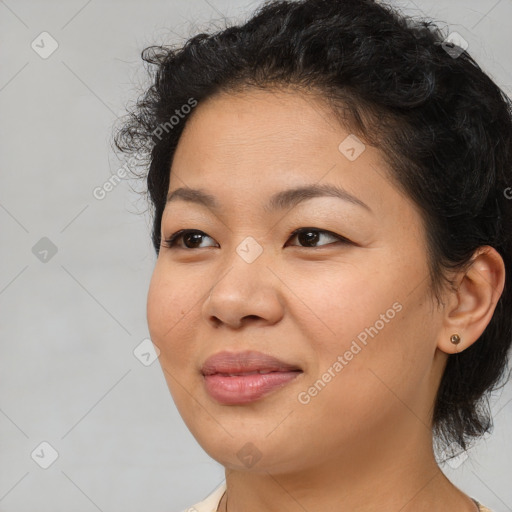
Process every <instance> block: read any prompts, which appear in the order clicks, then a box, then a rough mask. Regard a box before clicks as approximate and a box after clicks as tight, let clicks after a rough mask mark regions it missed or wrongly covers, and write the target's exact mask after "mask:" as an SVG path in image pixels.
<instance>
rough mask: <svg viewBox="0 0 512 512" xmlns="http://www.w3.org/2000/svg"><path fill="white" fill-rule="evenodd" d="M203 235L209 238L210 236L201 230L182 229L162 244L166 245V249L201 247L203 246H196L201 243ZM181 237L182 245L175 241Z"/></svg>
mask: <svg viewBox="0 0 512 512" xmlns="http://www.w3.org/2000/svg"><path fill="white" fill-rule="evenodd" d="M204 237H206V238H210V239H211V237H209V236H208V235H207V234H206V233H203V232H202V231H198V230H193V229H182V230H180V231H177V232H176V233H174V234H173V235H171V236H170V237H169V238H167V239H166V240H164V242H163V243H162V246H163V247H167V248H168V249H171V248H175V247H178V248H180V249H203V247H198V245H200V244H201V242H202V239H203V238H204ZM181 239H183V243H184V244H185V245H184V246H183V245H181V244H178V243H177V241H178V240H181Z"/></svg>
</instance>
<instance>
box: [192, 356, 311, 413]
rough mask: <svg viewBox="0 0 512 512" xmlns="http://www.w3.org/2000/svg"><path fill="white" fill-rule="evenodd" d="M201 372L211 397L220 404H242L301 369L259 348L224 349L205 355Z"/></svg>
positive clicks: (280, 384) (288, 380) (279, 385)
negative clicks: (237, 350) (257, 349)
mask: <svg viewBox="0 0 512 512" xmlns="http://www.w3.org/2000/svg"><path fill="white" fill-rule="evenodd" d="M201 373H202V375H203V382H204V386H205V389H206V392H207V393H208V394H209V395H210V397H211V398H213V399H214V400H215V401H217V402H218V403H220V404H224V405H242V404H247V403H250V402H254V401H256V400H260V399H261V398H263V397H265V396H267V395H269V394H270V393H272V392H274V391H277V390H278V389H280V388H282V387H284V386H286V385H287V384H289V383H291V382H292V381H293V380H294V379H296V378H297V377H298V376H299V375H300V374H302V373H303V370H302V369H301V368H300V367H299V366H297V365H295V364H291V363H286V362H284V361H281V360H279V359H277V358H275V357H273V356H269V355H268V354H263V353H261V352H255V351H245V352H239V353H233V352H226V351H225V352H219V353H217V354H215V355H214V356H212V357H210V358H208V359H207V360H206V361H205V363H204V364H203V366H202V367H201Z"/></svg>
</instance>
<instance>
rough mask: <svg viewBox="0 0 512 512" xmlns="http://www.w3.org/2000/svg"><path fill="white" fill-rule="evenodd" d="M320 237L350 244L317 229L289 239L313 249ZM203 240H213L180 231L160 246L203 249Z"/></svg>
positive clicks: (298, 232) (191, 231) (299, 231)
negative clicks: (179, 242) (294, 239)
mask: <svg viewBox="0 0 512 512" xmlns="http://www.w3.org/2000/svg"><path fill="white" fill-rule="evenodd" d="M322 235H326V236H327V237H328V238H329V237H330V238H331V239H332V240H334V243H336V242H341V243H350V241H349V240H347V239H346V238H345V237H342V236H341V235H337V234H335V233H331V232H330V231H326V230H323V229H317V228H299V229H296V230H295V231H294V232H293V233H292V234H291V235H290V239H293V238H297V239H298V241H299V242H300V243H301V244H305V245H303V246H302V247H305V248H308V247H309V248H313V249H314V248H315V246H314V245H313V244H317V243H318V241H319V240H320V239H321V236H322ZM203 238H210V239H211V240H213V239H212V238H211V237H210V236H208V235H207V234H206V233H204V232H202V231H198V230H195V229H181V230H180V231H177V232H176V233H174V234H173V235H171V236H170V237H169V238H167V239H166V240H164V242H163V243H162V246H163V247H167V248H169V249H172V248H175V247H179V248H180V249H203V248H204V247H199V245H200V244H201V241H202V239H203ZM179 240H183V243H184V244H185V246H183V245H182V244H178V241H179ZM324 245H331V243H327V244H321V245H320V247H322V246H324ZM207 247H208V246H207ZM209 247H212V246H209Z"/></svg>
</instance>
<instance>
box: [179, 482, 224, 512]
mask: <svg viewBox="0 0 512 512" xmlns="http://www.w3.org/2000/svg"><path fill="white" fill-rule="evenodd" d="M225 491H226V481H225V480H224V481H223V482H222V483H221V484H220V485H219V486H218V487H216V488H215V489H214V490H213V491H212V492H211V493H210V494H208V496H206V498H204V499H203V500H202V501H199V502H198V503H196V504H195V505H192V506H191V507H188V508H186V509H185V510H183V511H182V512H216V511H217V508H218V506H219V503H220V500H221V498H222V496H223V494H224V492H225Z"/></svg>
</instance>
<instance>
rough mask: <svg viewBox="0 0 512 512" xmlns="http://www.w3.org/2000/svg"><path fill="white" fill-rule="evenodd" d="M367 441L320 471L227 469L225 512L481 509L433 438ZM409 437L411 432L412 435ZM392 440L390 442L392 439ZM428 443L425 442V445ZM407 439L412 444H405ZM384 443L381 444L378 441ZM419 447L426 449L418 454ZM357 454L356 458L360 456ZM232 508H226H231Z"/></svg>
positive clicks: (221, 507)
mask: <svg viewBox="0 0 512 512" xmlns="http://www.w3.org/2000/svg"><path fill="white" fill-rule="evenodd" d="M425 432H426V430H425V431H423V429H422V428H420V429H418V431H417V434H419V435H420V437H421V438H422V439H421V440H420V439H418V438H417V437H416V436H411V435H410V437H401V438H400V436H395V439H398V440H399V442H398V441H397V442H394V443H388V444H387V445H384V444H380V445H377V444H375V443H369V442H366V444H365V447H364V448H363V447H361V446H359V447H358V449H357V450H352V451H347V450H344V452H343V456H342V457H341V456H339V455H338V456H334V457H333V458H332V459H330V460H327V461H325V460H324V461H323V462H322V465H321V466H317V467H303V468H302V469H300V470H299V469H298V470H297V471H293V472H286V473H272V471H271V470H260V471H259V472H257V473H256V472H253V471H247V470H240V469H236V468H234V469H230V468H226V472H225V475H226V485H227V492H226V493H225V494H224V496H223V498H222V501H221V503H220V504H219V509H218V510H219V511H220V512H240V511H242V510H243V511H244V512H304V511H307V510H322V511H323V512H396V511H397V510H400V512H427V511H428V512H431V511H432V510H436V511H438V512H445V511H446V512H451V511H452V510H458V511H460V512H475V511H477V510H478V507H477V506H476V504H475V503H474V502H473V501H472V500H471V499H470V498H469V497H468V496H467V495H465V494H464V493H463V492H462V491H460V490H459V489H458V488H457V487H455V486H454V485H453V484H452V483H451V482H450V481H449V480H448V479H447V478H446V476H445V475H444V474H443V473H442V471H441V470H440V468H439V466H438V465H437V463H436V461H435V458H434V454H433V450H432V442H431V437H430V438H429V437H428V436H426V434H425ZM409 434H410V432H409ZM388 439H389V438H388ZM428 439H430V441H429V442H425V441H426V440H427V441H428ZM406 440H407V441H406ZM379 441H380V440H379ZM418 447H420V448H421V447H422V449H419V448H418ZM356 453H357V456H356ZM226 505H227V506H226Z"/></svg>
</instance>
